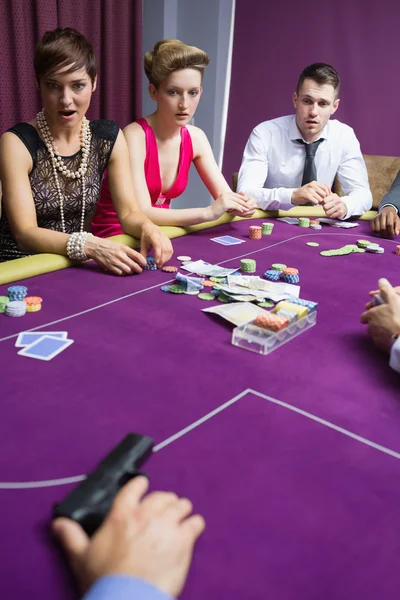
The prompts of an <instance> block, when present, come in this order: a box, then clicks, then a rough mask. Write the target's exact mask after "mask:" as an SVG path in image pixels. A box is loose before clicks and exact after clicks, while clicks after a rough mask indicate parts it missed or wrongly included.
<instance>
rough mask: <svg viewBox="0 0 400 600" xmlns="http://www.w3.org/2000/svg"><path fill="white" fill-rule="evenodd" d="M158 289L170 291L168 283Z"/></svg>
mask: <svg viewBox="0 0 400 600" xmlns="http://www.w3.org/2000/svg"><path fill="white" fill-rule="evenodd" d="M160 290H161V291H162V292H170V291H171V286H170V285H162V286H161V288H160Z"/></svg>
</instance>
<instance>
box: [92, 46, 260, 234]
mask: <svg viewBox="0 0 400 600" xmlns="http://www.w3.org/2000/svg"><path fill="white" fill-rule="evenodd" d="M208 62H209V58H208V55H207V54H206V53H205V52H203V50H200V49H199V48H195V47H194V46H188V45H187V44H184V43H183V42H181V41H179V40H163V41H160V42H158V43H157V44H156V45H155V46H154V49H153V50H151V51H150V52H147V53H146V54H145V56H144V70H145V73H146V75H147V77H148V80H149V88H148V89H149V94H150V97H151V99H152V100H154V102H155V103H156V110H155V112H153V113H152V114H151V115H148V116H147V117H145V118H142V119H138V120H137V121H136V122H135V123H131V124H130V125H128V126H127V127H126V128H125V129H124V135H125V138H126V141H127V143H128V148H129V154H130V164H131V171H132V176H133V182H134V190H135V196H136V197H137V198H138V201H139V203H140V206H141V208H142V210H143V212H144V213H145V214H146V215H147V216H148V217H149V218H150V219H151V220H152V221H153V223H156V224H157V225H182V226H185V225H193V224H196V223H203V222H206V221H213V220H215V219H218V218H219V217H220V216H221V215H222V214H223V213H224V212H230V213H232V214H235V215H239V216H250V215H251V214H253V212H254V210H255V208H256V202H255V200H253V198H251V197H249V196H244V195H240V194H235V193H234V192H232V190H231V189H230V187H229V185H228V183H227V182H226V180H225V179H224V177H223V175H222V173H221V171H220V169H219V167H218V165H217V163H216V161H215V159H214V156H213V153H212V150H211V146H210V144H209V142H208V140H207V137H206V135H205V133H204V132H203V131H202V130H201V129H199V128H198V127H195V126H194V125H189V122H190V120H191V119H192V117H193V116H194V114H195V112H196V109H197V106H198V104H199V101H200V97H201V94H202V91H203V90H202V81H203V74H204V69H205V67H206V66H207V65H208ZM192 163H193V164H194V166H195V167H196V170H197V172H198V173H199V175H200V177H201V179H202V180H203V182H204V184H205V186H206V187H207V189H208V190H209V192H210V194H211V195H212V196H213V198H214V199H215V202H213V204H211V206H207V207H204V208H184V209H173V208H170V203H171V200H172V199H173V198H176V197H177V196H180V195H181V194H182V193H183V192H184V190H185V188H186V186H187V181H188V173H189V169H190V166H191V164H192ZM160 209H164V210H160ZM165 209H168V210H165ZM92 228H93V231H94V233H95V234H96V235H99V236H101V237H108V236H110V235H116V234H118V233H121V228H120V225H119V223H118V218H117V215H116V213H115V210H114V208H113V205H112V200H111V196H110V191H109V186H108V178H107V176H105V179H104V182H103V187H102V193H101V197H100V201H99V205H98V209H97V212H96V215H95V218H94V221H93V223H92Z"/></svg>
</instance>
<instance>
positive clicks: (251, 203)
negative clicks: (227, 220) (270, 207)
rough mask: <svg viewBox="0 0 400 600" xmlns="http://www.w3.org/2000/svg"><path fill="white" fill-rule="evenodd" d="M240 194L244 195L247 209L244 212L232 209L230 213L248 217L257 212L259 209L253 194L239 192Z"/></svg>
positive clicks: (235, 215)
mask: <svg viewBox="0 0 400 600" xmlns="http://www.w3.org/2000/svg"><path fill="white" fill-rule="evenodd" d="M239 196H242V197H243V198H244V199H245V201H246V204H247V210H246V211H245V212H244V213H242V212H240V213H239V212H237V211H236V210H230V211H229V214H230V215H233V216H234V217H243V218H247V217H252V216H253V215H254V213H255V211H256V210H257V202H256V201H255V199H254V198H253V197H252V196H247V195H246V194H244V193H243V192H239Z"/></svg>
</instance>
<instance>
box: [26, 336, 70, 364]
mask: <svg viewBox="0 0 400 600" xmlns="http://www.w3.org/2000/svg"><path fill="white" fill-rule="evenodd" d="M73 343H74V340H68V339H66V340H60V339H59V338H55V337H51V336H49V335H43V336H42V337H40V338H39V339H38V340H36V342H33V344H30V345H29V346H26V347H25V348H23V349H22V350H20V351H19V352H18V354H20V355H21V356H29V357H30V358H38V359H39V360H51V359H52V358H54V357H55V356H57V354H60V352H62V351H63V350H65V349H66V348H68V346H70V345H71V344H73Z"/></svg>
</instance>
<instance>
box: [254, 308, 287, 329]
mask: <svg viewBox="0 0 400 600" xmlns="http://www.w3.org/2000/svg"><path fill="white" fill-rule="evenodd" d="M252 324H253V325H255V326H256V327H261V328H262V329H268V330H270V331H281V329H284V328H285V327H287V325H288V324H289V321H288V320H287V319H285V318H283V317H279V316H277V315H276V314H273V313H271V312H268V311H265V312H264V313H262V314H260V315H257V317H256V318H255V319H254V321H253V322H252Z"/></svg>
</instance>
